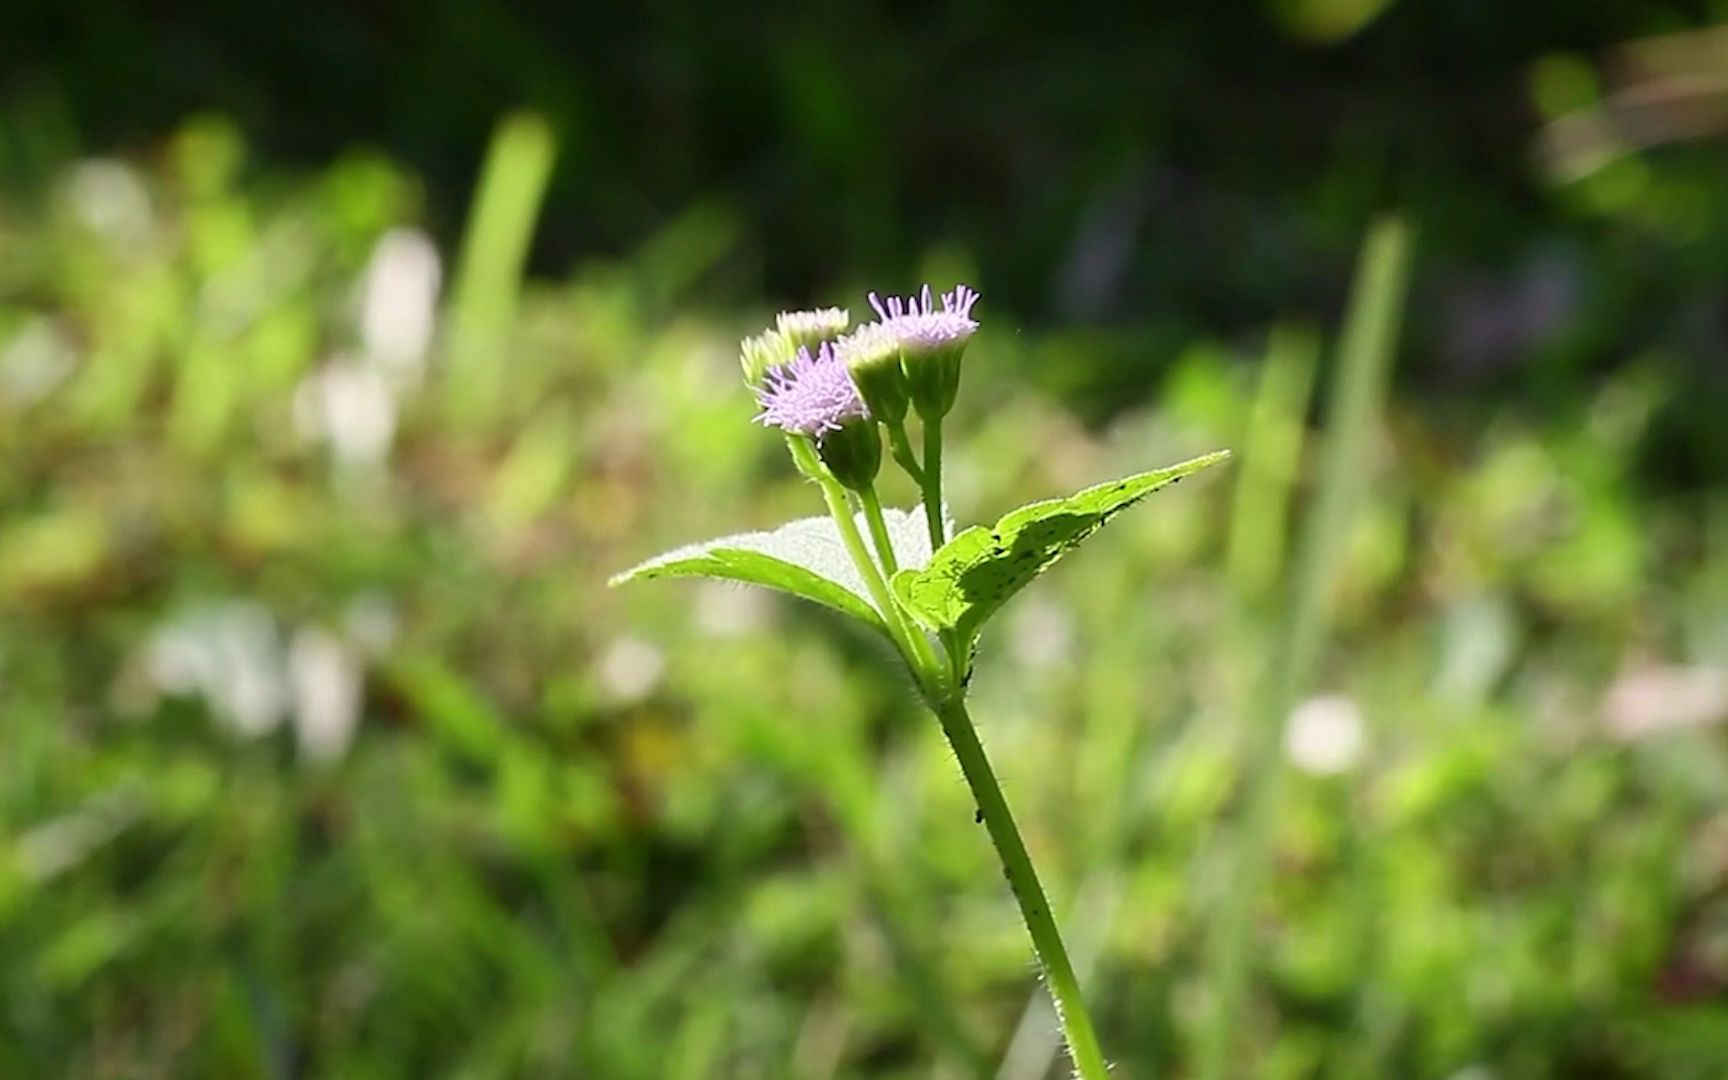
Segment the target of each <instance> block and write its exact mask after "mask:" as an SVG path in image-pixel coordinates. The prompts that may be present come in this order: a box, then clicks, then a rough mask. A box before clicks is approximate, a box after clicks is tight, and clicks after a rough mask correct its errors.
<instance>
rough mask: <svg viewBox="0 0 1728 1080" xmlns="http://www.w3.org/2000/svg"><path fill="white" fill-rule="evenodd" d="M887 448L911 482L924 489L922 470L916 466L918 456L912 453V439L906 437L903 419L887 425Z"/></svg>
mask: <svg viewBox="0 0 1728 1080" xmlns="http://www.w3.org/2000/svg"><path fill="white" fill-rule="evenodd" d="M888 449H889V451H890V452H891V453H892V454H893V455H894V460H895V461H898V462H899V463H900V467H901V468H902V469H905V470H906V475H907V476H910V477H911V478H912V482H913V483H914V484H917V485H918V489H919V490H920V491H922V490H923V489H924V470H923V469H921V468H919V467H918V458H917V456H916V455H914V454H913V453H912V441H911V440H910V439H908V438H907V437H906V422H905V421H904V420H902V421H901V422H900V423H898V424H889V425H888Z"/></svg>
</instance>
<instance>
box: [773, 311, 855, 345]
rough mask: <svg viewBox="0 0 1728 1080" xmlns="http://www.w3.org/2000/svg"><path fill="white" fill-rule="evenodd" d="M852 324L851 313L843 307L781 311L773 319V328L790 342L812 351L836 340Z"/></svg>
mask: <svg viewBox="0 0 1728 1080" xmlns="http://www.w3.org/2000/svg"><path fill="white" fill-rule="evenodd" d="M851 325H852V315H851V313H850V312H848V311H847V310H846V309H845V308H837V307H831V308H817V309H816V310H814V311H782V312H781V313H780V315H779V316H778V317H777V318H776V319H775V320H774V329H775V330H776V331H778V332H779V334H780V336H781V337H783V338H785V339H786V340H787V341H789V342H791V343H792V348H793V350H794V351H796V350H797V349H798V348H799V347H800V346H802V347H803V348H806V349H809V350H810V351H811V352H812V353H814V352H815V351H816V350H817V349H818V348H820V347H821V346H822V345H823V344H825V343H827V342H831V341H835V340H837V339H838V338H839V337H840V335H841V334H844V333H845V332H846V328H847V327H848V326H851Z"/></svg>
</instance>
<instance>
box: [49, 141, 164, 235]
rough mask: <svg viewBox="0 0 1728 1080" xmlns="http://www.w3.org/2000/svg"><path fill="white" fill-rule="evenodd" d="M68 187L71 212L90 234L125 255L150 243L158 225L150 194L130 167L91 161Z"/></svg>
mask: <svg viewBox="0 0 1728 1080" xmlns="http://www.w3.org/2000/svg"><path fill="white" fill-rule="evenodd" d="M65 184H66V187H65V191H66V199H67V202H68V203H70V205H71V207H72V212H73V213H74V214H75V215H77V217H78V220H79V221H80V222H82V223H83V224H84V226H85V227H86V228H88V229H89V230H90V231H91V232H94V233H97V234H99V235H100V236H102V237H103V239H105V240H108V241H110V242H111V243H113V244H114V245H115V247H117V248H119V249H121V250H122V251H125V250H128V249H132V248H135V247H137V246H138V245H140V244H143V243H145V242H146V241H148V240H149V239H150V234H151V232H152V230H153V229H154V228H155V223H156V218H155V211H154V210H153V209H152V207H151V205H150V191H149V189H148V188H146V187H145V186H144V181H143V180H141V179H140V178H139V176H138V173H137V171H136V170H134V169H133V168H132V167H131V166H129V165H127V164H125V163H124V162H120V161H113V160H111V159H108V158H92V159H91V160H89V161H83V162H80V163H79V164H78V165H77V167H75V168H74V169H73V170H72V171H71V173H70V174H69V175H68V176H67V178H66V181H65Z"/></svg>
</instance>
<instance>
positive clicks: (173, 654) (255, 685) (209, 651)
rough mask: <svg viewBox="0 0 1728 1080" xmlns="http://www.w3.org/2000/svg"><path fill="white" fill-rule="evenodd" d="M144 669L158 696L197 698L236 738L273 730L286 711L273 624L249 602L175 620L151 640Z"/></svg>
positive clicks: (216, 606)
mask: <svg viewBox="0 0 1728 1080" xmlns="http://www.w3.org/2000/svg"><path fill="white" fill-rule="evenodd" d="M145 667H146V670H147V671H148V672H149V675H150V678H151V680H152V681H153V682H154V683H155V684H156V686H157V687H158V688H160V689H161V690H162V691H163V692H165V693H168V694H180V695H186V694H197V695H199V696H201V697H202V698H203V699H204V701H205V703H206V704H207V705H208V706H209V708H210V711H211V713H212V714H213V715H214V716H215V717H216V719H217V721H218V722H219V723H222V724H224V725H225V726H227V727H228V728H230V729H231V730H233V731H234V732H235V733H237V734H239V735H242V736H256V735H264V734H267V733H269V732H271V731H274V730H275V729H276V727H277V726H278V725H279V724H280V723H281V722H282V716H283V713H284V712H285V711H286V709H287V698H288V692H287V687H286V686H285V684H284V680H283V675H282V653H281V647H280V643H279V641H278V638H277V633H276V622H275V620H274V619H272V618H271V617H270V612H269V611H267V610H266V609H265V608H264V606H263V605H262V604H259V603H257V602H255V601H251V600H238V601H229V602H226V603H222V604H218V605H215V606H212V607H207V608H200V609H197V610H194V611H192V612H189V613H187V614H186V615H183V616H181V617H180V618H178V619H175V620H174V621H173V622H170V623H169V624H167V625H166V626H164V627H162V628H161V629H159V630H157V631H156V633H155V634H154V635H153V636H152V638H151V640H150V643H149V645H148V647H147V649H146V653H145Z"/></svg>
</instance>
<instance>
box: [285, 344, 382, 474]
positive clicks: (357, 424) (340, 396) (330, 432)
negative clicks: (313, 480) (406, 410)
mask: <svg viewBox="0 0 1728 1080" xmlns="http://www.w3.org/2000/svg"><path fill="white" fill-rule="evenodd" d="M294 422H295V425H296V426H297V427H298V428H299V429H300V432H301V434H302V435H304V436H305V437H307V438H310V439H319V438H322V439H325V440H327V441H328V442H329V443H330V448H331V450H332V452H333V453H334V454H335V455H336V460H337V461H338V462H340V463H341V464H343V465H347V466H350V467H359V468H373V467H376V466H378V465H380V464H382V463H383V461H384V458H385V456H386V455H387V454H389V452H390V444H391V442H392V441H393V440H394V439H395V437H396V398H395V396H394V395H393V394H392V393H391V391H390V386H389V384H388V383H387V381H386V380H385V378H384V376H383V375H382V374H380V373H379V372H378V371H377V370H376V369H374V368H371V367H368V366H366V365H363V364H357V363H355V362H353V361H352V360H348V359H342V358H338V359H335V360H332V361H331V362H330V363H328V364H326V365H324V367H322V368H320V369H319V370H317V371H314V372H312V373H311V374H309V375H307V376H306V378H305V379H303V380H302V381H301V383H300V386H299V389H298V390H296V391H295V394H294Z"/></svg>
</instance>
